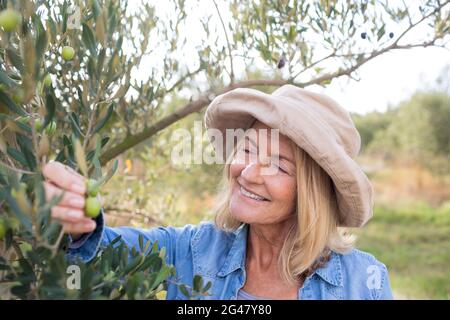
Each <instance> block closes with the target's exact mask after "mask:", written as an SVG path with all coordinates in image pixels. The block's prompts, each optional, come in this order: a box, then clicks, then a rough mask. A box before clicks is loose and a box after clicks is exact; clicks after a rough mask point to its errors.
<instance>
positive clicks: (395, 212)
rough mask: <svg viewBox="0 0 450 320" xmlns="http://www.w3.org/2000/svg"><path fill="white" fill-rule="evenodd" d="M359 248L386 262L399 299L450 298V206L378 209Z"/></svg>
mask: <svg viewBox="0 0 450 320" xmlns="http://www.w3.org/2000/svg"><path fill="white" fill-rule="evenodd" d="M356 234H357V235H358V236H359V240H358V242H357V247H358V248H359V249H361V250H364V251H368V252H370V253H372V254H373V255H375V256H376V257H377V259H379V260H380V261H382V262H383V263H385V264H386V265H387V267H388V270H389V272H390V280H391V285H392V289H393V291H394V296H395V298H396V299H449V298H450V203H449V202H447V203H446V204H444V205H442V206H441V207H439V208H431V207H430V206H429V205H427V204H426V203H422V202H419V203H410V204H399V205H397V206H395V207H393V206H392V205H390V206H383V205H377V206H375V211H374V217H373V219H372V220H371V221H370V222H369V223H368V224H367V225H366V227H364V229H362V230H360V231H358V232H357V233H356Z"/></svg>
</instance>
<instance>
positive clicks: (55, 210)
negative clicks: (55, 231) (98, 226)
mask: <svg viewBox="0 0 450 320" xmlns="http://www.w3.org/2000/svg"><path fill="white" fill-rule="evenodd" d="M52 218H54V219H58V220H60V221H63V222H68V223H79V222H83V223H91V222H94V221H93V220H92V219H91V218H88V217H86V216H85V215H84V212H83V211H82V210H79V209H73V208H67V207H63V206H53V207H52Z"/></svg>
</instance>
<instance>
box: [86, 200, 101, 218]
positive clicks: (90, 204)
mask: <svg viewBox="0 0 450 320" xmlns="http://www.w3.org/2000/svg"><path fill="white" fill-rule="evenodd" d="M101 209H102V206H101V204H100V201H99V200H98V199H97V198H95V197H87V198H86V203H85V206H84V213H85V214H86V216H88V217H91V218H95V217H97V216H98V215H99V213H100V210H101Z"/></svg>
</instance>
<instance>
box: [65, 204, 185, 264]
mask: <svg viewBox="0 0 450 320" xmlns="http://www.w3.org/2000/svg"><path fill="white" fill-rule="evenodd" d="M96 225H97V227H96V229H95V230H94V231H93V232H91V233H86V234H83V235H82V236H81V237H80V238H78V239H76V240H71V242H70V244H69V250H68V252H67V256H68V258H69V259H70V260H81V261H82V262H88V261H90V260H92V259H93V258H94V257H95V256H96V255H97V253H98V252H99V250H100V248H101V247H105V246H107V245H109V244H110V243H111V242H112V241H113V240H114V239H116V238H117V237H119V236H120V237H121V239H120V241H119V242H118V243H117V244H119V243H120V242H123V243H125V244H126V245H127V246H128V248H129V249H130V250H131V249H132V248H133V247H135V248H136V250H137V251H138V252H140V246H139V236H142V237H143V240H144V244H145V243H146V242H147V241H150V242H151V243H152V244H153V243H154V242H155V241H157V243H158V249H161V248H162V247H165V248H166V262H167V263H168V264H173V263H174V261H173V260H174V255H175V248H176V246H175V243H176V240H177V238H178V237H179V235H180V234H181V233H183V232H184V231H189V230H188V229H192V227H191V226H186V227H183V228H174V227H154V228H150V229H138V228H132V227H115V228H111V227H107V226H106V225H105V221H104V214H103V212H102V213H101V214H100V215H99V216H98V217H97V218H96Z"/></svg>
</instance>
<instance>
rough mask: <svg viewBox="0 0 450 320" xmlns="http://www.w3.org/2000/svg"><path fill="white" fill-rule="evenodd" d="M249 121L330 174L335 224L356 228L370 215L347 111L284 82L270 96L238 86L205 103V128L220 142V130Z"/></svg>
mask: <svg viewBox="0 0 450 320" xmlns="http://www.w3.org/2000/svg"><path fill="white" fill-rule="evenodd" d="M255 119H257V120H259V121H261V122H262V123H264V124H266V125H267V126H269V127H271V128H274V129H279V132H280V133H282V134H284V135H286V136H287V137H289V138H290V139H292V140H293V141H294V142H295V143H296V144H297V145H298V146H299V147H300V148H302V149H303V150H304V151H305V152H307V153H308V154H309V155H310V156H311V157H312V158H313V159H314V160H315V161H316V162H317V163H318V164H319V165H320V166H321V167H322V168H323V169H324V170H325V171H326V172H327V173H328V174H329V175H330V177H331V179H332V180H333V182H334V186H335V191H336V196H337V204H338V209H339V225H340V226H343V227H361V226H363V225H364V224H365V223H366V222H367V221H368V220H369V219H370V218H371V217H372V215H373V187H372V185H371V183H370V181H369V179H368V178H367V176H366V175H365V174H364V172H363V171H362V169H361V168H360V166H359V165H358V164H357V163H356V162H355V160H354V158H355V157H356V155H357V154H358V153H359V150H360V146H361V137H360V135H359V133H358V131H357V130H356V128H355V125H354V123H353V121H352V119H351V118H350V115H349V113H348V112H347V111H346V110H345V109H344V108H342V107H341V106H340V105H339V104H338V103H337V102H336V101H334V100H333V99H331V98H329V97H327V96H325V95H323V94H319V93H315V92H311V91H308V90H305V89H301V88H299V87H296V86H294V85H289V84H288V85H284V86H282V87H280V88H278V89H277V90H275V91H274V92H273V93H272V94H266V93H264V92H261V91H258V90H255V89H248V88H238V89H234V90H231V91H229V92H227V93H224V94H222V95H219V96H217V97H216V98H215V99H214V100H213V101H212V102H211V104H210V105H209V106H208V108H207V110H206V114H205V126H206V128H208V129H209V128H214V129H218V130H220V131H221V133H222V135H223V137H224V138H223V139H226V134H225V130H226V129H244V130H245V129H248V128H250V127H251V125H252V124H253V122H254V121H255ZM208 132H210V131H208ZM209 137H210V140H211V143H212V145H213V146H214V148H215V149H216V150H223V149H224V148H223V147H221V148H220V149H218V148H217V147H218V146H217V145H216V144H217V143H221V142H219V140H217V139H214V138H213V136H212V135H211V134H210V135H209ZM227 143H228V142H227V141H225V144H227ZM224 156H225V153H224Z"/></svg>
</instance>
